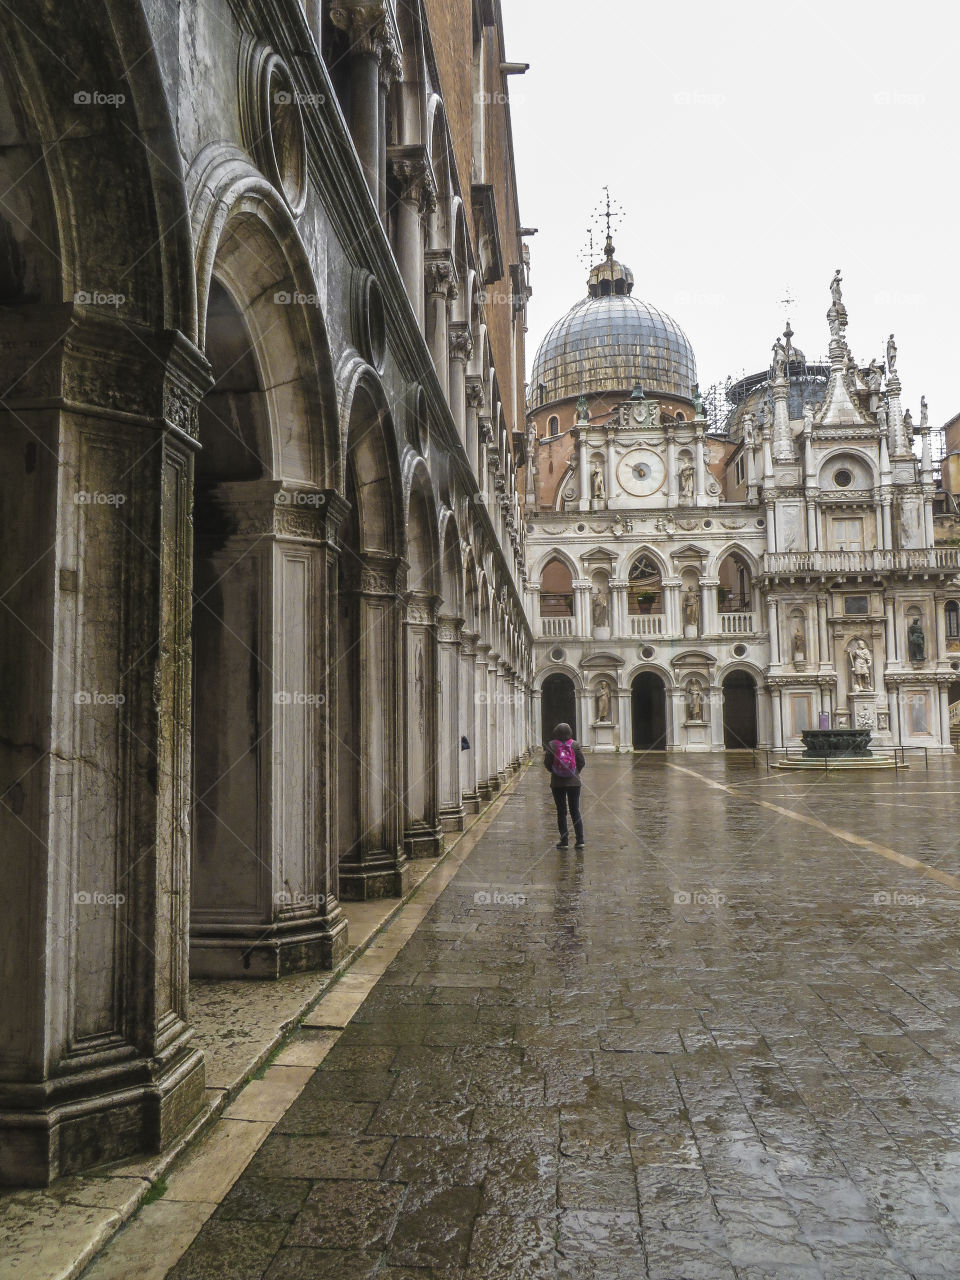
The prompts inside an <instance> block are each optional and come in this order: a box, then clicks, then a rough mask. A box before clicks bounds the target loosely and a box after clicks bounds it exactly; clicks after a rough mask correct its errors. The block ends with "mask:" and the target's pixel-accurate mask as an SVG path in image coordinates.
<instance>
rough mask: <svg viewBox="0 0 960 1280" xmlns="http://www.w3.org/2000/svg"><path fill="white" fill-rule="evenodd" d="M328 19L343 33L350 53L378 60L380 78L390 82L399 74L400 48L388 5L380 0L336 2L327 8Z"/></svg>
mask: <svg viewBox="0 0 960 1280" xmlns="http://www.w3.org/2000/svg"><path fill="white" fill-rule="evenodd" d="M330 21H331V22H332V23H333V25H334V26H335V27H338V28H339V29H340V30H341V31H343V32H345V33H346V36H347V39H348V40H349V41H350V51H351V52H352V53H354V54H360V55H362V56H366V57H373V58H376V59H377V60H378V61H379V63H380V78H381V80H382V81H384V82H385V83H387V84H389V83H390V81H392V80H396V79H398V78H399V76H400V73H401V69H402V67H401V62H400V49H399V46H398V44H397V37H396V35H395V34H394V31H393V24H392V21H391V17H390V12H389V9H388V7H387V5H386V4H385V3H384V2H383V0H377V2H375V3H366V4H352V5H335V6H334V7H333V8H332V9H331V10H330Z"/></svg>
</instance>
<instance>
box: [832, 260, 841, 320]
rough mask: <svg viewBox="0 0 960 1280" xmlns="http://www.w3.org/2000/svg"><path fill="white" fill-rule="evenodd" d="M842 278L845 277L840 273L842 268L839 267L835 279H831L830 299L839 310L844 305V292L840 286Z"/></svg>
mask: <svg viewBox="0 0 960 1280" xmlns="http://www.w3.org/2000/svg"><path fill="white" fill-rule="evenodd" d="M842 278H843V277H842V276H841V275H840V268H839V267H837V269H836V271H835V272H834V275H833V279H832V280H831V281H830V301H831V302H832V303H833V305H834V306H835V307H836V308H837V309H838V310H839V308H840V307H842V306H843V292H842V290H841V288H840V282H841V280H842Z"/></svg>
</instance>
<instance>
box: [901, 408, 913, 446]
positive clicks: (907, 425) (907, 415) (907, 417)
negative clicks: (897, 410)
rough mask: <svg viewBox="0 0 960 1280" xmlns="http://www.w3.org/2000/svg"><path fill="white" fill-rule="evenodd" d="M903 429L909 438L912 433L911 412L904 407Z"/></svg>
mask: <svg viewBox="0 0 960 1280" xmlns="http://www.w3.org/2000/svg"><path fill="white" fill-rule="evenodd" d="M903 430H904V433H905V435H906V437H907V439H908V440H909V439H910V437H911V436H912V435H913V414H912V413H911V412H910V410H909V409H905V410H904V413H903Z"/></svg>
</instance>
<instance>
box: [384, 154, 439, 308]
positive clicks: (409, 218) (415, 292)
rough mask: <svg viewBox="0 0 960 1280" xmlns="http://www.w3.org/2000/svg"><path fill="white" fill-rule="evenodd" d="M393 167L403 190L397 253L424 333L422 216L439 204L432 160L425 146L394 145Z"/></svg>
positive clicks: (400, 203)
mask: <svg viewBox="0 0 960 1280" xmlns="http://www.w3.org/2000/svg"><path fill="white" fill-rule="evenodd" d="M389 159H390V166H391V168H392V170H393V174H394V177H395V178H396V181H397V185H398V187H399V189H400V199H399V201H398V202H397V230H396V246H395V252H396V257H397V266H398V267H399V268H400V274H401V276H402V277H403V283H404V285H405V286H406V290H407V296H408V297H409V299H410V303H411V305H412V307H413V311H414V314H415V315H416V317H417V324H418V326H419V328H420V332H421V333H423V332H424V314H423V301H424V298H423V294H424V276H423V272H424V258H423V219H424V218H425V217H427V216H429V215H430V214H431V213H432V212H433V211H434V210H435V209H436V207H437V192H436V188H435V186H434V184H433V178H432V176H431V174H430V162H429V160H428V158H427V153H426V151H425V149H424V148H423V147H422V146H414V147H391V148H390V154H389Z"/></svg>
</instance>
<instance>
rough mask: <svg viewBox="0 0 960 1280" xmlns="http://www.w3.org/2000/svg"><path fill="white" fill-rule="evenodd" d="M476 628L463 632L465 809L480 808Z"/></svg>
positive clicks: (462, 768)
mask: <svg viewBox="0 0 960 1280" xmlns="http://www.w3.org/2000/svg"><path fill="white" fill-rule="evenodd" d="M478 639H479V636H477V634H476V632H473V631H464V632H462V633H461V636H460V732H461V733H462V734H463V735H464V736H465V737H466V739H467V741H468V742H469V743H470V749H469V750H468V751H462V750H461V751H460V753H459V755H460V797H461V802H462V804H463V807H464V810H465V812H466V813H478V812H479V811H480V796H479V794H478V792H477V759H478V750H479V743H478V742H477V705H476V697H475V695H476V674H475V673H476V667H477V640H478Z"/></svg>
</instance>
